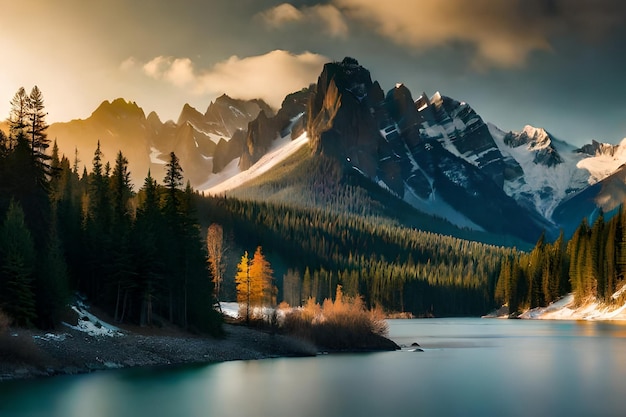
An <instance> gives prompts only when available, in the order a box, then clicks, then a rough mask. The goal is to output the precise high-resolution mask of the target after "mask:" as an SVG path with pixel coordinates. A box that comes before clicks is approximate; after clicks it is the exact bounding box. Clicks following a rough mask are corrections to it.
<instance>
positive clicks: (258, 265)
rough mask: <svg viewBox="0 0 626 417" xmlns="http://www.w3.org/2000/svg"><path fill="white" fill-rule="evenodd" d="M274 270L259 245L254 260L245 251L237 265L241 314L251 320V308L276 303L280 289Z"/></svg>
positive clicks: (238, 298) (236, 280) (238, 299)
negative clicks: (277, 285) (275, 282)
mask: <svg viewBox="0 0 626 417" xmlns="http://www.w3.org/2000/svg"><path fill="white" fill-rule="evenodd" d="M273 274H274V271H273V270H272V267H271V265H270V263H269V261H268V260H267V259H265V256H264V255H263V253H262V250H261V247H260V246H259V247H257V249H256V251H255V252H254V257H253V258H252V260H250V258H249V257H248V252H245V253H244V255H243V256H242V257H241V261H240V262H239V264H238V265H237V275H235V283H236V284H237V302H238V303H239V310H240V314H241V315H245V317H246V321H249V320H250V314H251V309H254V308H255V307H270V306H274V305H276V295H277V293H278V290H277V288H276V286H275V285H274V276H273Z"/></svg>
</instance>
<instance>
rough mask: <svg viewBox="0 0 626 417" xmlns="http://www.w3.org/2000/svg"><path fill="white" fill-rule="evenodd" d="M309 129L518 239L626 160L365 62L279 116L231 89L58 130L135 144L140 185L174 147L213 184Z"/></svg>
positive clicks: (625, 151)
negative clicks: (503, 125) (195, 103)
mask: <svg viewBox="0 0 626 417" xmlns="http://www.w3.org/2000/svg"><path fill="white" fill-rule="evenodd" d="M304 131H306V132H307V133H308V137H309V144H310V147H311V149H312V152H313V154H314V155H317V154H319V155H325V156H331V157H333V158H335V159H336V160H338V161H341V163H342V164H345V166H346V167H348V168H349V169H353V170H355V171H356V172H359V173H360V174H361V175H363V176H364V177H366V178H369V179H370V180H371V181H373V182H374V183H377V184H378V185H379V186H381V187H383V188H384V189H387V190H389V191H390V192H391V193H392V194H393V195H395V196H396V197H398V198H400V199H403V200H404V201H406V202H408V203H409V204H410V205H412V206H413V207H415V208H417V209H419V210H421V211H423V212H425V213H428V214H431V215H435V216H439V217H443V218H445V219H447V220H449V221H450V222H452V223H453V224H456V225H457V226H461V227H468V228H471V229H476V230H486V231H491V232H495V233H503V234H513V235H519V234H520V233H521V234H526V235H529V236H530V235H534V234H536V233H538V231H539V230H542V229H548V230H552V231H555V230H558V228H560V227H562V225H561V224H560V220H559V219H561V218H563V217H562V212H563V210H565V208H566V207H567V205H566V204H565V203H566V202H567V201H570V200H572V199H573V198H574V197H576V196H579V195H581V194H583V192H584V191H586V190H588V189H590V186H592V185H593V184H599V183H601V182H602V181H603V180H605V179H606V178H608V177H609V176H611V174H613V173H615V172H617V171H618V169H619V167H620V166H621V165H622V164H623V163H624V162H626V144H619V145H608V144H601V143H598V142H595V141H594V142H592V143H591V144H589V145H585V146H583V147H581V148H579V149H576V148H575V147H573V146H571V145H569V144H567V143H566V142H563V141H560V140H558V139H556V138H554V137H553V136H552V135H551V134H550V133H549V132H548V131H546V130H544V129H542V128H535V127H532V126H525V127H524V128H523V130H522V131H520V132H514V131H508V132H505V131H502V130H500V129H498V128H497V127H496V126H494V125H492V124H489V123H485V121H483V119H482V118H481V117H480V115H478V113H476V111H475V110H474V109H473V108H472V107H471V106H470V105H469V104H468V103H466V102H460V101H457V100H455V99H453V98H450V97H447V96H444V95H442V94H440V93H438V92H437V93H435V94H434V95H432V96H430V97H429V96H428V95H426V93H421V94H420V95H419V96H418V97H417V99H415V98H414V97H413V95H412V93H411V91H409V89H408V88H407V87H406V86H405V85H403V84H397V85H396V86H394V87H393V88H392V89H390V90H389V91H388V92H387V93H385V92H384V90H383V89H382V87H381V86H380V84H379V83H378V82H377V81H374V80H372V77H371V74H370V72H369V71H368V70H367V69H365V68H363V67H362V66H361V65H360V64H359V63H358V61H357V60H355V59H353V58H345V59H344V60H343V61H341V62H330V63H327V64H326V65H325V66H324V68H323V70H322V72H321V74H320V76H319V78H318V82H317V83H316V84H314V85H311V86H309V87H308V88H304V89H302V90H301V91H298V92H295V93H293V94H290V95H288V96H287V97H286V98H285V100H284V102H283V105H282V107H281V109H279V110H278V111H277V112H274V111H273V110H272V109H271V108H269V106H267V105H266V104H265V103H263V102H262V101H260V100H248V101H244V100H236V99H232V98H230V97H228V96H225V95H224V96H222V97H219V98H218V99H217V100H216V101H215V102H214V103H211V104H210V105H209V106H208V108H207V110H206V112H205V113H201V112H199V111H197V110H196V109H194V108H192V107H191V106H189V105H186V106H184V108H183V109H182V111H181V114H180V116H179V118H178V120H177V122H173V121H167V122H161V120H160V119H159V117H158V115H156V113H154V112H153V113H150V114H149V115H148V116H147V117H146V116H145V115H144V112H143V110H142V109H141V108H139V107H138V106H137V105H136V104H135V103H132V102H126V101H125V100H123V99H117V100H114V101H113V102H104V103H103V104H102V105H101V106H100V107H99V108H98V109H97V110H96V111H95V112H94V113H93V114H92V116H91V117H90V118H88V119H86V120H78V121H72V122H68V123H66V124H53V125H52V126H51V127H50V129H49V135H50V137H51V138H56V139H57V140H58V142H59V146H60V147H61V150H62V151H63V152H64V153H66V154H70V155H72V154H73V150H74V149H73V148H74V146H76V145H75V143H77V142H79V143H80V149H79V154H80V158H81V159H83V164H85V165H87V166H89V160H90V156H91V155H92V152H93V149H95V146H96V141H97V139H100V140H101V146H102V148H103V151H104V153H105V156H107V157H108V158H109V159H113V158H114V156H115V153H116V152H117V150H118V149H123V151H124V153H125V155H127V157H128V159H129V160H130V161H131V172H133V174H134V175H135V176H136V178H135V183H136V184H140V183H141V181H142V178H140V177H142V175H144V174H143V173H144V172H147V170H148V169H151V170H152V172H153V176H155V177H156V178H158V177H159V175H161V172H162V171H163V167H164V164H165V163H166V155H167V154H168V153H169V152H170V151H172V150H173V151H174V152H176V154H177V155H178V156H179V158H180V159H181V165H182V166H183V169H184V171H185V176H186V177H187V178H188V179H190V181H191V183H192V185H193V186H194V187H196V188H199V189H203V185H204V184H208V183H210V182H211V178H213V175H216V174H219V175H220V178H226V177H227V176H232V175H235V174H237V172H242V171H245V170H247V169H248V168H250V167H251V166H252V165H254V164H256V163H257V162H258V161H259V160H260V159H261V158H262V157H263V156H264V155H265V154H266V153H267V152H268V150H269V149H270V148H272V147H273V144H274V143H278V142H276V139H279V138H286V137H288V136H290V137H291V138H296V137H299V136H300V135H301V134H302V133H303V132H304ZM96 138H97V139H96ZM81 141H82V142H81ZM280 143H283V142H280ZM85 144H86V145H85ZM622 145H623V146H622ZM83 148H86V150H83ZM132 164H135V165H134V166H133V165H132ZM233 164H236V166H235V165H233ZM227 167H228V173H226V172H225V171H224V170H226V168H227ZM213 183H214V181H213ZM612 184H613V185H612V187H611V189H615V187H616V185H615V181H613V182H612ZM600 188H601V186H600ZM596 197H597V195H596V194H594V196H593V198H596ZM605 200H607V198H606V197H605ZM611 200H612V201H613V200H614V199H611ZM594 204H595V203H594ZM595 206H596V207H600V206H601V204H600V203H597V204H595ZM564 207H565V208H564ZM603 208H605V207H603ZM557 212H558V213H560V214H559V215H558V216H556V218H555V213H557ZM529 239H531V238H529Z"/></svg>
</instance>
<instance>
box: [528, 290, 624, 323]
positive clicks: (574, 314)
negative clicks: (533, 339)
mask: <svg viewBox="0 0 626 417" xmlns="http://www.w3.org/2000/svg"><path fill="white" fill-rule="evenodd" d="M519 318H521V319H531V320H626V304H624V305H621V306H608V305H606V304H602V303H599V302H588V303H585V304H583V305H582V306H579V307H575V306H574V295H573V294H569V295H566V296H565V297H563V298H561V299H560V300H558V301H555V302H554V303H551V304H550V305H549V306H547V307H537V308H533V309H531V310H528V311H526V312H524V313H523V314H521V315H520V316H519Z"/></svg>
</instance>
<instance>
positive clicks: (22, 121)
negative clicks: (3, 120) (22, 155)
mask: <svg viewBox="0 0 626 417" xmlns="http://www.w3.org/2000/svg"><path fill="white" fill-rule="evenodd" d="M28 102H29V98H28V95H27V94H26V90H25V89H24V87H20V88H19V89H18V90H17V92H16V93H15V95H14V96H13V99H11V110H10V113H9V138H10V140H11V141H10V145H9V149H12V148H13V147H14V146H15V144H16V143H17V137H18V136H19V135H20V134H25V131H24V130H25V129H26V126H27V121H28Z"/></svg>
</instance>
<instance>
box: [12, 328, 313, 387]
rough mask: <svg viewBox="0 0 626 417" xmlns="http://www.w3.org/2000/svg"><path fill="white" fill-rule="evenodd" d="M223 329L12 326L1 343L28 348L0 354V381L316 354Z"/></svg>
mask: <svg viewBox="0 0 626 417" xmlns="http://www.w3.org/2000/svg"><path fill="white" fill-rule="evenodd" d="M224 330H225V333H226V334H225V336H224V337H223V338H212V337H202V336H193V335H188V334H182V333H181V334H175V335H163V334H158V333H157V334H150V335H146V334H139V333H135V332H128V331H126V332H124V334H123V335H121V336H113V337H111V336H91V335H89V334H86V333H84V332H81V331H78V330H75V329H72V328H67V329H61V332H57V333H54V334H52V333H45V332H38V331H31V330H21V329H20V330H14V331H10V332H9V334H8V335H5V337H4V339H3V341H4V343H7V341H8V343H11V342H12V338H14V339H15V341H16V342H17V343H19V345H20V349H21V350H25V351H27V352H23V355H21V354H20V355H17V356H18V357H17V358H15V357H11V358H9V357H2V355H0V381H3V380H11V379H24V378H35V377H43V376H52V375H66V374H78V373H85V372H92V371H97V370H105V369H116V368H129V367H152V366H166V365H176V364H191V363H212V362H223V361H232V360H254V359H264V358H271V357H278V356H313V355H315V354H316V348H315V346H313V345H311V344H309V343H306V342H304V341H301V340H299V339H295V338H291V337H288V336H284V335H278V334H270V333H266V332H263V331H259V330H254V329H250V328H247V327H244V326H238V325H232V324H225V325H224ZM162 333H163V332H162ZM0 343H2V342H0ZM19 356H23V357H19Z"/></svg>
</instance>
